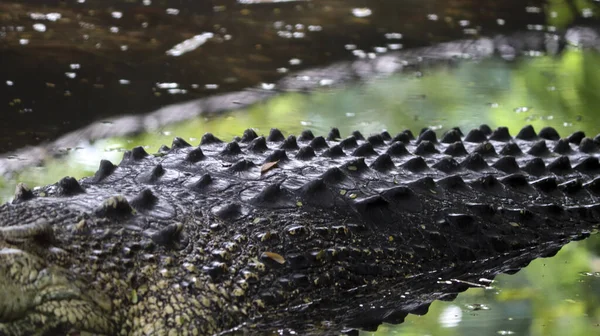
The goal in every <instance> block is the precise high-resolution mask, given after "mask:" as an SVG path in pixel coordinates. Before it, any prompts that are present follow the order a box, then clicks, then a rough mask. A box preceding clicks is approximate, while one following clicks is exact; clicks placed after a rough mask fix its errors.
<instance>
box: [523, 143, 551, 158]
mask: <svg viewBox="0 0 600 336" xmlns="http://www.w3.org/2000/svg"><path fill="white" fill-rule="evenodd" d="M527 154H529V155H533V156H547V155H549V154H550V150H549V149H548V146H547V145H546V141H545V140H540V141H538V142H536V143H535V144H534V145H533V146H531V148H530V149H529V150H528V151H527Z"/></svg>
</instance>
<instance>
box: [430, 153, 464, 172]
mask: <svg viewBox="0 0 600 336" xmlns="http://www.w3.org/2000/svg"><path fill="white" fill-rule="evenodd" d="M432 167H433V168H435V169H437V170H439V171H442V172H444V173H446V174H449V173H451V172H453V171H455V170H457V169H458V168H459V167H460V165H459V164H458V162H456V160H454V159H453V158H449V157H446V158H443V159H441V160H440V161H438V162H436V163H435V164H434V165H433V166H432Z"/></svg>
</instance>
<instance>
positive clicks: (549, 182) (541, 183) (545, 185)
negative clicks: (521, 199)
mask: <svg viewBox="0 0 600 336" xmlns="http://www.w3.org/2000/svg"><path fill="white" fill-rule="evenodd" d="M531 185H532V186H534V187H536V188H538V189H540V190H541V191H543V192H545V193H551V192H553V191H555V190H556V189H557V188H558V182H556V177H554V176H549V177H544V178H541V179H539V180H535V181H533V182H531Z"/></svg>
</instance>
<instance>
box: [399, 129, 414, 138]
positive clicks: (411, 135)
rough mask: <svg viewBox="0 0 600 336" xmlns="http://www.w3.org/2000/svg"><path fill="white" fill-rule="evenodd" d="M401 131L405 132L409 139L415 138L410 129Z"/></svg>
mask: <svg viewBox="0 0 600 336" xmlns="http://www.w3.org/2000/svg"><path fill="white" fill-rule="evenodd" d="M402 133H404V134H406V136H408V139H409V140H415V136H414V134H413V132H412V131H411V130H409V129H405V130H404V131H402Z"/></svg>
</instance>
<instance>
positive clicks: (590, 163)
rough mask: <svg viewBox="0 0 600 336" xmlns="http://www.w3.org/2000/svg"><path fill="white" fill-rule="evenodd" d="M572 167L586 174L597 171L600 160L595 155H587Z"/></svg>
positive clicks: (599, 166) (599, 167)
mask: <svg viewBox="0 0 600 336" xmlns="http://www.w3.org/2000/svg"><path fill="white" fill-rule="evenodd" d="M574 168H575V170H577V171H580V172H582V173H586V174H591V173H597V172H598V170H599V169H600V162H599V161H598V158H597V157H595V156H588V157H586V158H585V159H583V160H581V161H580V162H579V163H578V164H577V165H575V167H574Z"/></svg>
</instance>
